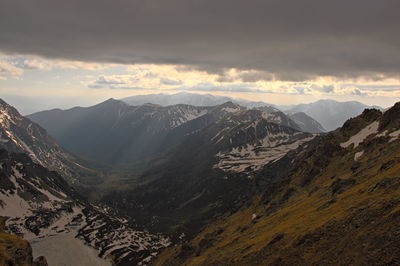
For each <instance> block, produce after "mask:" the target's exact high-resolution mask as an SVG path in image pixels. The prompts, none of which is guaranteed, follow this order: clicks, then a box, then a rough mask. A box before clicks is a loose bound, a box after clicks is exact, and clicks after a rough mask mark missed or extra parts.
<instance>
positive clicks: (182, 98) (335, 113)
mask: <svg viewBox="0 0 400 266" xmlns="http://www.w3.org/2000/svg"><path fill="white" fill-rule="evenodd" d="M121 100H122V101H124V102H126V103H128V104H131V105H141V104H144V103H154V104H159V105H162V106H167V105H173V104H190V105H195V106H212V105H217V104H221V103H224V102H227V101H232V102H234V103H237V104H240V105H242V106H245V107H249V108H253V107H262V106H273V107H275V108H277V109H279V110H282V111H284V112H285V113H289V114H294V113H298V112H303V113H305V114H306V115H308V116H310V117H312V118H313V119H315V120H316V121H317V122H318V123H319V124H320V125H322V127H321V128H320V130H322V129H325V130H327V131H332V130H335V129H336V128H338V127H340V126H342V125H343V123H344V122H345V121H346V120H347V119H349V118H351V117H355V116H358V115H360V114H361V113H362V111H363V110H364V109H366V108H377V109H379V110H382V108H381V107H379V106H368V105H365V104H362V103H360V102H355V101H353V102H337V101H334V100H320V101H317V102H314V103H309V104H299V105H290V106H284V105H274V104H269V103H265V102H262V101H258V102H254V101H248V100H243V99H235V98H230V97H225V96H215V95H211V94H205V95H203V94H195V93H187V92H180V93H176V94H172V95H169V94H149V95H139V96H132V97H128V98H123V99H121ZM302 116H304V115H302ZM297 117H298V118H299V117H300V115H298V116H297ZM322 131H324V130H322Z"/></svg>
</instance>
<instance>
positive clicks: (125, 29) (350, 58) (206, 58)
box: [0, 0, 400, 80]
mask: <svg viewBox="0 0 400 266" xmlns="http://www.w3.org/2000/svg"><path fill="white" fill-rule="evenodd" d="M399 10H400V1H398V0H346V1H344V0H329V1H327V0H303V1H295V0H291V1H289V0H240V1H239V0H146V1H143V0H112V1H111V0H79V1H78V0H68V1H64V0H36V1H26V0H0V33H1V34H0V50H2V51H3V52H15V53H32V54H38V55H42V56H46V57H51V58H54V57H56V58H68V59H75V60H85V61H98V62H119V63H171V64H185V65H191V66H193V67H196V68H201V69H205V70H207V71H209V72H213V73H221V71H222V70H223V69H226V68H231V67H236V68H240V69H252V70H258V71H263V72H266V73H273V74H275V76H276V77H277V78H278V79H284V80H304V79H307V78H312V77H315V76H318V75H334V76H338V77H355V76H363V75H375V74H377V73H382V74H384V75H386V76H397V77H398V76H399V69H400V52H399V51H400V34H399V31H400V16H399V14H398V12H399ZM249 78H250V79H251V78H256V79H257V78H258V77H254V76H253V77H249Z"/></svg>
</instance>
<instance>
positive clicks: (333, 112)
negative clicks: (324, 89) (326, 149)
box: [286, 100, 382, 131]
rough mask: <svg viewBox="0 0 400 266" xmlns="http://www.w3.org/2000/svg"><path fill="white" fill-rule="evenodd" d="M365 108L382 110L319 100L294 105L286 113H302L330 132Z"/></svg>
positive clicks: (361, 105) (348, 103)
mask: <svg viewBox="0 0 400 266" xmlns="http://www.w3.org/2000/svg"><path fill="white" fill-rule="evenodd" d="M366 108H375V109H378V110H382V108H381V107H379V106H368V105H365V104H362V103H359V102H337V101H333V100H320V101H317V102H314V103H309V104H299V105H296V106H294V107H292V108H290V109H288V110H286V112H287V113H298V112H303V113H305V114H307V115H309V116H311V117H312V118H314V119H315V120H317V121H318V122H319V123H320V124H321V125H322V126H323V127H324V128H325V129H326V130H327V131H332V130H335V129H337V128H339V127H341V126H342V125H343V123H344V122H346V120H348V119H350V118H352V117H356V116H358V115H360V114H361V113H362V112H363V111H364V110H365V109H366Z"/></svg>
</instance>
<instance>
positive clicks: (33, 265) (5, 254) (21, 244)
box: [0, 217, 47, 266]
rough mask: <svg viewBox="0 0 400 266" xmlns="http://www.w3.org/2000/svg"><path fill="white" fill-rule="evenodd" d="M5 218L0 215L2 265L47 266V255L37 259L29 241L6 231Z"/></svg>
mask: <svg viewBox="0 0 400 266" xmlns="http://www.w3.org/2000/svg"><path fill="white" fill-rule="evenodd" d="M4 229H5V219H4V218H3V217H0V265H15V266H47V261H46V258H45V257H42V256H41V257H38V258H36V259H35V260H34V259H33V256H32V248H31V246H30V244H29V242H28V241H26V240H24V239H22V238H21V237H18V236H16V235H11V234H8V233H5V232H4Z"/></svg>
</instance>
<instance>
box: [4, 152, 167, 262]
mask: <svg viewBox="0 0 400 266" xmlns="http://www.w3.org/2000/svg"><path fill="white" fill-rule="evenodd" d="M0 168H1V172H0V184H1V186H0V214H1V216H4V217H6V218H7V221H6V225H5V227H6V231H8V232H11V233H13V234H17V235H22V236H23V237H24V238H25V239H26V240H28V241H29V242H30V243H31V245H32V248H33V254H34V255H35V256H39V255H44V256H45V257H46V258H47V259H48V261H49V263H50V265H58V264H59V263H65V264H67V265H78V264H79V263H81V262H85V263H89V264H90V263H92V264H93V263H94V264H95V265H110V262H111V261H113V262H114V263H116V264H117V265H132V264H138V263H142V264H146V263H147V262H148V261H149V260H150V259H151V258H152V257H154V256H155V255H156V254H157V251H158V250H159V249H160V248H163V247H165V246H167V245H168V244H169V240H168V239H167V238H165V237H163V236H160V235H153V234H150V233H147V232H145V231H142V230H137V229H134V228H135V227H134V224H132V223H129V222H128V220H126V219H124V218H119V217H118V216H116V215H115V213H114V212H112V210H111V209H109V208H106V207H98V206H94V205H92V204H90V203H88V202H86V201H85V200H84V199H82V197H80V196H79V195H78V194H77V193H76V191H75V190H74V189H73V188H71V187H70V186H69V185H68V184H67V183H66V181H65V180H64V179H63V178H62V177H61V176H60V175H59V174H58V173H56V172H54V171H49V170H47V169H46V168H44V167H43V166H42V165H40V164H37V163H35V162H34V161H32V159H31V158H30V157H29V156H28V155H25V154H21V153H9V152H7V151H6V150H2V149H1V150H0ZM65 247H70V248H71V250H68V251H67V250H64V249H65ZM57 250H59V252H57ZM68 252H70V253H71V254H72V255H73V256H68V254H69V253H68ZM105 259H107V260H108V261H107V260H105ZM89 264H88V265H89Z"/></svg>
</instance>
